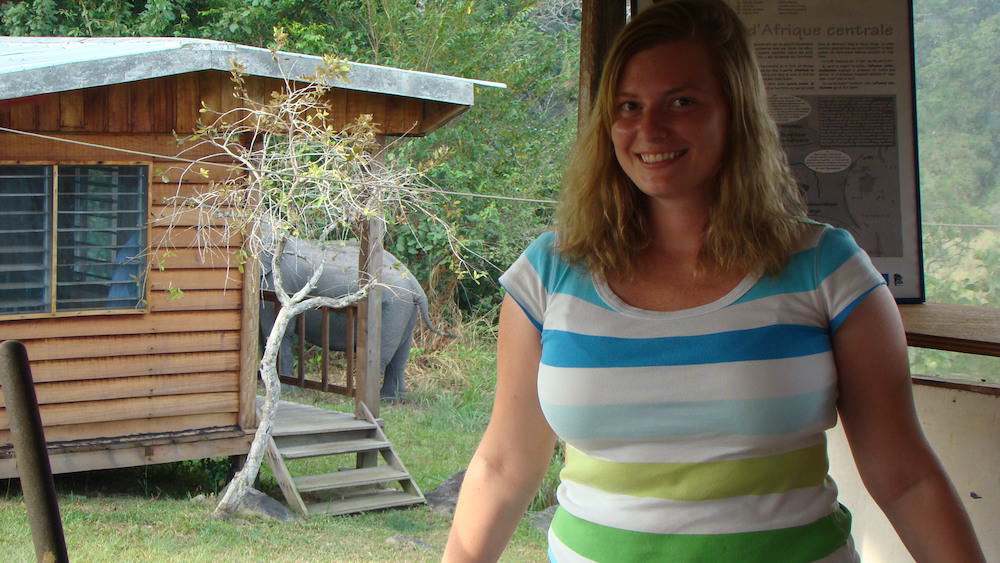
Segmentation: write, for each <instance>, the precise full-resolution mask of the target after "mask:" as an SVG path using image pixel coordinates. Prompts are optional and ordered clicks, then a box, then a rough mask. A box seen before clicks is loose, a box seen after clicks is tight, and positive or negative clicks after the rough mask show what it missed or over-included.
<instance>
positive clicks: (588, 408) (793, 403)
mask: <svg viewBox="0 0 1000 563" xmlns="http://www.w3.org/2000/svg"><path fill="white" fill-rule="evenodd" d="M654 399H655V398H654ZM835 401H836V389H835V388H833V387H828V388H826V389H820V390H819V391H813V392H810V393H805V394H802V395H794V396H791V397H774V398H765V399H734V400H717V401H691V402H674V403H669V402H668V403H629V404H620V405H556V404H552V403H548V402H542V411H543V412H544V413H545V418H546V420H548V421H549V424H550V425H551V426H552V430H554V431H555V432H556V433H557V434H558V435H559V436H560V437H561V438H563V439H566V440H573V439H581V440H594V439H606V438H627V439H644V438H661V437H665V436H720V435H739V436H759V435H768V434H789V433H792V432H798V431H800V430H803V429H805V428H815V427H816V426H817V425H821V424H823V423H824V422H825V419H826V417H827V416H828V415H829V414H830V413H832V412H833V410H832V409H833V404H834V402H835ZM666 413H670V414H669V416H668V415H667V414H666Z"/></svg>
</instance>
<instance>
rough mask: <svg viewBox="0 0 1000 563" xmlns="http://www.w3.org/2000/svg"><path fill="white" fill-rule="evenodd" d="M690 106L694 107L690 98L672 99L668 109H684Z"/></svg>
mask: <svg viewBox="0 0 1000 563" xmlns="http://www.w3.org/2000/svg"><path fill="white" fill-rule="evenodd" d="M692 105H694V100H693V99H691V98H674V99H673V100H671V101H670V107H674V108H686V107H688V106H692Z"/></svg>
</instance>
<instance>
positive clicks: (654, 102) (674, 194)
mask: <svg viewBox="0 0 1000 563" xmlns="http://www.w3.org/2000/svg"><path fill="white" fill-rule="evenodd" d="M715 68H716V66H715V63H714V62H713V61H712V60H711V58H710V57H709V54H708V52H707V51H706V49H705V48H704V47H703V46H702V45H701V44H700V43H698V42H695V41H690V40H683V41H673V42H670V43H663V44H661V45H657V46H655V47H652V48H650V49H647V50H645V51H640V52H639V53H636V54H635V55H634V56H633V57H632V58H631V59H629V61H628V63H626V65H625V68H624V70H623V72H622V76H621V79H620V81H619V83H618V89H617V91H616V92H615V98H614V103H615V107H614V121H613V122H612V124H611V141H612V143H613V144H614V146H615V156H617V158H618V163H619V164H620V165H621V167H622V169H623V170H624V171H625V173H626V174H627V175H628V177H629V178H631V179H632V182H634V183H635V185H636V186H638V187H639V189H640V190H642V192H643V193H645V194H646V195H647V196H649V197H651V198H655V199H658V200H664V201H670V200H678V199H680V200H689V201H690V200H692V198H693V199H694V200H700V201H703V202H705V203H707V202H709V201H710V200H711V198H712V195H713V194H714V192H715V188H716V185H715V184H716V176H717V173H718V171H719V166H720V164H721V162H722V157H723V152H724V151H725V147H726V136H727V134H728V129H729V107H728V104H727V102H726V99H725V95H724V94H723V91H722V85H721V84H720V82H719V80H718V78H717V77H716V76H715Z"/></svg>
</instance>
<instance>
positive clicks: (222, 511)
mask: <svg viewBox="0 0 1000 563" xmlns="http://www.w3.org/2000/svg"><path fill="white" fill-rule="evenodd" d="M275 60H277V57H276V58H275ZM234 64H235V63H234ZM345 71H346V65H345V64H344V63H343V62H341V61H338V60H336V59H333V58H327V59H326V60H325V61H324V64H323V65H322V66H321V68H320V70H318V71H317V74H316V75H315V76H311V77H306V78H299V79H296V80H292V79H289V78H286V79H285V80H284V81H283V84H284V86H283V89H282V90H281V91H277V92H272V93H271V95H270V97H269V98H268V99H265V100H261V99H255V98H254V97H253V96H251V95H250V94H249V93H248V86H247V79H246V77H245V76H244V75H243V73H242V69H241V68H239V67H238V66H237V67H236V68H234V70H233V81H234V84H235V86H234V95H235V96H236V98H237V99H238V100H239V101H240V104H238V105H239V106H240V107H238V108H236V109H233V110H230V111H227V112H224V113H221V114H217V115H215V116H214V120H213V121H212V122H211V123H209V124H207V125H201V126H199V127H198V129H197V130H196V131H195V133H194V135H193V136H192V137H190V138H189V139H186V141H187V142H188V146H189V148H188V149H187V151H192V150H193V149H196V148H197V149H198V152H199V153H204V152H206V151H205V150H204V149H205V147H208V148H209V150H208V151H207V152H208V153H209V155H208V156H204V157H200V158H198V159H196V160H195V161H194V162H193V163H192V164H189V165H187V167H186V169H185V170H184V172H185V174H188V175H189V174H190V173H201V174H202V175H203V176H205V177H206V178H208V177H209V176H210V175H209V174H208V171H207V170H208V169H207V168H205V167H206V166H207V167H213V166H214V167H216V169H217V168H218V167H219V166H220V165H221V166H228V167H229V170H230V171H229V173H228V175H224V176H223V179H210V180H209V183H208V189H207V190H205V191H203V192H201V193H197V194H184V195H180V194H181V192H180V190H178V194H179V195H177V196H175V197H173V198H171V200H172V204H173V211H172V212H171V213H169V214H168V215H169V216H168V217H167V218H166V221H167V223H168V224H169V225H176V224H177V223H178V221H177V220H176V219H177V218H179V217H180V216H181V215H182V214H190V213H191V212H192V211H196V213H197V215H198V218H199V219H198V222H197V223H198V226H197V227H196V228H197V230H198V231H197V236H196V240H198V241H199V246H200V248H201V249H202V251H204V252H212V251H216V252H217V251H218V250H217V249H213V248H212V247H211V246H210V244H209V242H208V239H209V236H208V235H209V234H215V235H218V234H219V233H217V232H215V233H213V231H214V230H217V229H222V230H224V231H225V232H224V233H222V234H223V236H224V237H225V238H229V237H231V236H234V235H237V234H239V235H242V236H243V240H244V242H243V245H242V247H241V249H240V251H239V256H240V257H241V258H240V259H241V261H242V262H241V264H240V268H241V269H242V266H243V263H246V262H249V261H256V260H260V259H261V258H262V257H268V256H269V257H270V260H271V266H272V268H271V272H272V274H273V276H274V291H275V293H276V295H277V298H278V300H279V302H280V304H281V307H280V310H279V312H278V314H277V316H276V319H275V323H274V327H273V329H272V330H271V333H270V334H269V336H268V337H267V339H266V343H265V345H264V353H263V357H262V359H261V365H260V376H261V379H262V380H263V382H264V386H265V397H264V402H263V407H262V409H261V415H260V420H259V426H258V428H257V432H256V435H255V436H254V440H253V442H252V444H251V447H250V451H249V454H248V455H247V460H246V463H245V464H244V466H243V468H242V470H241V471H239V472H238V473H237V474H236V475H235V476H234V477H233V479H232V481H231V482H230V484H229V486H228V488H227V489H226V492H225V494H224V495H223V497H222V499H221V500H220V502H219V504H218V506H217V507H216V509H215V512H214V515H216V516H220V517H228V516H230V515H231V514H233V513H234V512H235V510H236V509H237V508H238V506H239V504H240V502H241V501H242V499H243V498H244V496H245V495H246V492H247V491H248V490H249V488H250V487H251V486H252V484H253V482H254V481H255V479H256V477H257V474H258V471H259V470H260V464H261V460H262V457H263V454H264V451H265V448H266V445H267V440H268V439H269V438H270V436H271V430H272V425H273V419H274V413H275V411H276V406H277V404H278V399H279V397H280V392H281V386H280V383H279V379H278V372H277V365H276V364H277V355H278V348H279V344H280V342H281V339H282V338H283V336H284V334H285V331H286V330H287V328H288V325H289V323H290V321H291V320H292V319H293V318H295V316H296V315H299V314H302V313H304V312H305V311H307V310H310V309H316V308H319V307H332V308H338V307H344V306H347V305H350V304H352V303H355V302H357V301H359V300H361V299H363V298H364V297H365V296H366V295H367V293H368V292H369V290H370V288H371V287H373V285H374V284H378V283H379V280H378V279H377V277H375V276H377V275H378V273H377V272H373V273H372V277H371V278H369V279H359V280H358V290H357V291H355V292H353V293H350V294H347V295H342V296H338V297H319V296H314V295H310V293H311V292H312V290H313V289H314V288H315V286H316V283H317V281H318V280H319V278H320V275H321V274H322V269H323V264H322V262H320V263H318V264H312V265H311V266H312V267H313V271H312V275H311V277H310V279H309V281H308V282H307V283H306V285H305V286H304V287H302V288H301V289H299V290H297V291H295V292H293V293H289V292H288V291H286V289H285V286H284V285H283V283H282V279H281V268H280V267H279V265H280V260H281V256H282V252H283V249H284V247H285V243H286V241H287V239H288V237H289V236H294V237H298V238H307V239H313V240H317V241H321V243H322V244H326V245H331V247H332V245H338V243H337V242H336V241H337V240H341V241H342V240H344V239H347V238H359V237H358V235H359V229H360V226H361V225H362V224H364V223H365V222H367V221H368V220H371V219H375V220H381V218H382V217H383V216H384V214H385V213H387V212H392V213H394V214H397V215H399V214H406V213H407V212H410V213H412V212H418V213H421V214H423V215H425V216H426V217H428V218H429V219H431V220H435V221H440V219H439V218H438V217H437V216H436V215H435V214H434V213H433V212H432V211H431V208H432V206H430V205H429V204H428V203H427V201H425V199H424V198H425V197H427V196H428V195H429V194H430V193H432V191H431V190H428V189H427V188H424V187H423V185H422V184H421V177H422V172H423V171H424V170H426V165H427V164H426V163H425V166H424V167H422V168H420V169H413V168H409V167H403V166H400V165H398V164H396V165H393V166H390V165H387V164H386V163H385V162H384V161H383V159H382V158H380V151H381V150H384V148H383V147H381V145H380V144H379V143H378V142H377V137H376V130H375V127H374V126H373V124H372V122H371V120H372V116H370V115H362V116H361V117H359V118H357V119H356V120H355V121H353V122H352V123H351V124H349V125H348V126H346V127H339V126H335V125H334V124H332V123H331V115H332V111H331V110H332V108H331V107H330V106H329V104H328V102H327V101H326V100H327V99H328V98H327V96H326V94H327V92H328V89H329V88H328V86H326V84H327V83H329V81H330V79H331V78H333V77H338V78H340V79H343V77H344V73H345ZM203 113H204V114H207V115H210V114H211V112H209V111H208V110H203ZM182 176H183V174H182ZM220 217H222V218H224V221H222V223H223V224H222V226H221V227H220V226H218V225H219V223H220V221H219V220H218V219H219V218H220ZM258 225H262V226H261V228H258ZM171 228H176V227H174V226H172V227H171ZM446 231H447V232H449V233H450V232H451V231H452V230H451V229H450V228H448V229H446ZM331 239H332V240H331ZM324 241H325V242H324ZM339 244H342V243H339ZM452 248H453V250H455V249H456V247H455V246H454V244H453V245H452ZM456 256H457V253H456Z"/></svg>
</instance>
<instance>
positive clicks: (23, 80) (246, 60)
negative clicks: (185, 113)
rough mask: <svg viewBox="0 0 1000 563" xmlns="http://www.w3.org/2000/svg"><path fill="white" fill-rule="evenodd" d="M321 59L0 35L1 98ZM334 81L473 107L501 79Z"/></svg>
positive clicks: (352, 68) (197, 45) (300, 72)
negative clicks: (477, 95)
mask: <svg viewBox="0 0 1000 563" xmlns="http://www.w3.org/2000/svg"><path fill="white" fill-rule="evenodd" d="M322 62H323V59H322V57H317V56H312V55H301V54H297V53H289V52H284V51H278V52H272V51H270V50H268V49H261V48H257V47H248V46H245V45H237V44H234V43H227V42H223V41H213V40H210V39H188V38H167V37H82V38H77V37H0V100H2V99H11V98H23V97H26V96H34V95H39V94H48V93H52V92H64V91H68V90H77V89H82V88H92V87H96V86H107V85H110V84H119V83H123V82H133V81H137V80H146V79H150V78H158V77H161V76H171V75H176V74H184V73H190V72H198V71H203V70H219V71H225V72H228V71H230V70H232V69H233V68H234V63H239V65H240V66H241V67H243V69H244V72H245V73H246V74H249V75H253V76H265V77H272V78H289V79H293V80H294V79H302V78H304V77H309V76H312V75H315V73H316V69H317V68H318V67H319V66H320V65H321V64H322ZM347 66H348V71H347V74H346V76H345V77H344V79H333V80H331V81H329V82H328V84H329V86H331V87H335V88H345V89H350V90H359V91H364V92H374V93H380V94H388V95H395V96H404V97H409V98H419V99H424V100H432V101H436V102H444V103H449V104H457V105H464V106H471V105H472V104H473V99H474V87H475V86H477V85H479V86H495V87H501V88H502V87H504V85H503V84H500V83H496V82H487V81H482V80H471V79H467V78H458V77H454V76H446V75H442V74H433V73H427V72H418V71H412V70H402V69H398V68H391V67H385V66H378V65H370V64H362V63H352V62H348V63H347Z"/></svg>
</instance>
